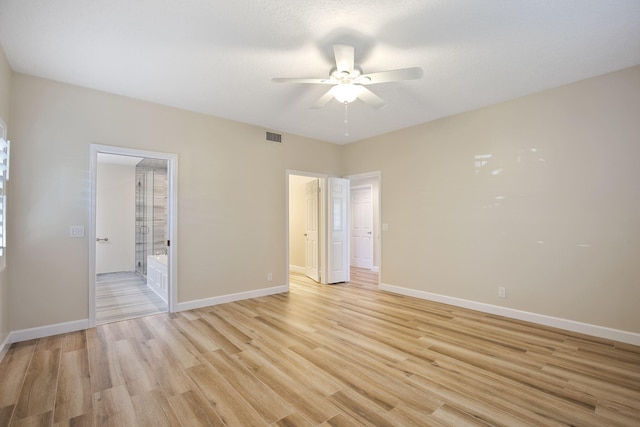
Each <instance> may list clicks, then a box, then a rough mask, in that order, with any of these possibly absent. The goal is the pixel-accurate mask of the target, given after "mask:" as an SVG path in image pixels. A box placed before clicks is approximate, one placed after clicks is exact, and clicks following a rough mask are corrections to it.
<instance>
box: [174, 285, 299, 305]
mask: <svg viewBox="0 0 640 427" xmlns="http://www.w3.org/2000/svg"><path fill="white" fill-rule="evenodd" d="M288 291H289V287H288V286H287V285H282V286H275V287H273V288H265V289H256V290H255V291H246V292H238V293H236V294H229V295H221V296H219V297H212V298H203V299H198V300H193V301H187V302H179V303H178V304H177V307H176V310H175V311H185V310H194V309H196V308H202V307H209V306H211V305H218V304H224V303H226V302H233V301H240V300H243V299H250V298H258V297H264V296H267V295H274V294H281V293H283V292H288Z"/></svg>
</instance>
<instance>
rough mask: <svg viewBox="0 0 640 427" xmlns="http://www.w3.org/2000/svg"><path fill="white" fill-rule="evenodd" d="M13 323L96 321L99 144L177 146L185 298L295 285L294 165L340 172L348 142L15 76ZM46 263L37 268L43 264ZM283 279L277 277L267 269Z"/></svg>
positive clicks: (171, 148)
mask: <svg viewBox="0 0 640 427" xmlns="http://www.w3.org/2000/svg"><path fill="white" fill-rule="evenodd" d="M12 83H13V85H12V89H13V94H14V98H13V117H12V118H13V121H12V129H11V130H12V135H13V139H14V141H15V145H14V147H12V156H13V159H12V161H13V164H12V178H11V179H12V191H13V195H14V199H13V203H12V205H11V206H12V208H11V209H10V210H9V214H10V215H11V218H12V219H13V220H12V221H11V222H10V224H9V244H10V245H12V247H13V248H14V251H13V252H12V254H13V255H12V257H11V262H12V268H11V270H10V281H11V289H12V292H11V304H12V307H13V308H14V309H13V310H12V313H11V315H12V329H13V330H21V329H25V328H31V327H37V326H42V325H48V324H56V323H61V322H67V321H73V320H80V319H86V318H87V317H88V302H87V300H88V285H87V281H88V259H87V257H88V256H87V244H88V243H87V241H86V239H71V238H69V237H67V236H68V227H69V225H70V224H85V225H88V222H89V194H90V187H89V181H88V179H89V144H90V143H99V144H106V145H116V146H124V147H131V148H136V149H143V150H152V151H161V152H169V153H177V154H178V156H179V160H178V181H179V184H178V204H179V207H178V229H179V235H178V245H179V250H178V254H179V256H178V263H179V265H178V268H179V276H178V301H179V302H187V301H193V300H197V299H203V298H209V297H215V296H221V295H227V294H231V293H236V292H243V291H252V290H256V289H261V288H267V287H272V286H278V285H283V284H285V283H286V278H285V274H286V264H287V261H288V260H285V245H286V241H285V235H286V233H285V209H286V206H285V188H286V184H285V183H286V181H285V179H286V172H285V171H286V169H292V170H309V171H323V172H326V173H328V174H335V175H337V174H338V173H339V172H340V170H339V167H340V147H339V146H336V145H334V144H329V143H325V142H319V141H315V140H310V139H306V138H301V137H296V136H292V135H284V136H283V142H282V144H277V143H271V142H267V141H265V129H263V128H260V127H255V126H249V125H246V124H241V123H237V122H231V121H228V120H223V119H218V118H215V117H210V116H205V115H200V114H195V113H190V112H186V111H182V110H178V109H173V108H168V107H163V106H159V105H155V104H151V103H147V102H142V101H137V100H133V99H129V98H125V97H120V96H116V95H109V94H105V93H102V92H97V91H93V90H88V89H83V88H79V87H75V86H69V85H65V84H61V83H56V82H52V81H48V80H43V79H39V78H35V77H29V76H25V75H21V74H14V76H13V82H12ZM36 266H37V268H35V267H36ZM269 272H272V273H273V281H272V282H267V280H266V275H267V273H269Z"/></svg>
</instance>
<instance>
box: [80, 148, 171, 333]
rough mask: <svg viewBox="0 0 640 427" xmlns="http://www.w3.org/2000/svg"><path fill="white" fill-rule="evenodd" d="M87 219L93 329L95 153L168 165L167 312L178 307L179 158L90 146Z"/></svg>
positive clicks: (96, 172) (133, 150)
mask: <svg viewBox="0 0 640 427" xmlns="http://www.w3.org/2000/svg"><path fill="white" fill-rule="evenodd" d="M89 152H90V154H89V181H90V189H91V190H90V191H91V195H90V215H89V230H88V240H89V242H88V243H89V248H88V250H89V301H88V304H89V327H90V328H93V327H95V326H96V200H97V188H96V184H97V178H98V153H104V154H115V155H120V156H133V157H143V158H152V159H161V160H166V161H167V185H168V188H167V190H168V191H167V225H168V228H169V230H168V235H169V236H168V237H169V240H170V241H171V245H170V246H169V247H168V248H167V249H168V250H167V252H168V258H169V260H168V261H169V262H168V265H167V268H168V269H169V272H168V273H169V298H168V300H169V301H168V311H169V313H173V312H174V311H175V308H176V307H177V295H178V155H177V154H173V153H162V152H157V151H147V150H138V149H134V148H125V147H115V146H109V145H101V144H90V147H89Z"/></svg>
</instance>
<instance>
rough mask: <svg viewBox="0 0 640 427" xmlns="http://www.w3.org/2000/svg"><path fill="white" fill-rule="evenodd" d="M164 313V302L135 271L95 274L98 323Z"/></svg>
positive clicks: (165, 304) (165, 309)
mask: <svg viewBox="0 0 640 427" xmlns="http://www.w3.org/2000/svg"><path fill="white" fill-rule="evenodd" d="M166 312H167V303H166V302H164V301H162V299H160V297H159V296H158V295H156V294H155V293H154V292H153V291H152V290H151V289H149V288H148V287H147V284H146V283H145V281H144V280H143V279H142V278H141V277H140V276H138V275H137V274H135V273H134V272H118V273H105V274H98V275H96V323H97V324H98V325H101V324H104V323H110V322H117V321H120V320H126V319H133V318H135V317H142V316H149V315H151V314H158V313H166Z"/></svg>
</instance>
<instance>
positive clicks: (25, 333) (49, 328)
mask: <svg viewBox="0 0 640 427" xmlns="http://www.w3.org/2000/svg"><path fill="white" fill-rule="evenodd" d="M88 328H89V319H82V320H74V321H72V322H64V323H56V324H54V325H46V326H38V327H35V328H29V329H21V330H19V331H13V332H11V340H10V341H11V342H12V343H14V342H21V341H27V340H34V339H37V338H44V337H50V336H52V335H60V334H66V333H69V332H76V331H82V330H84V329H88Z"/></svg>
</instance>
